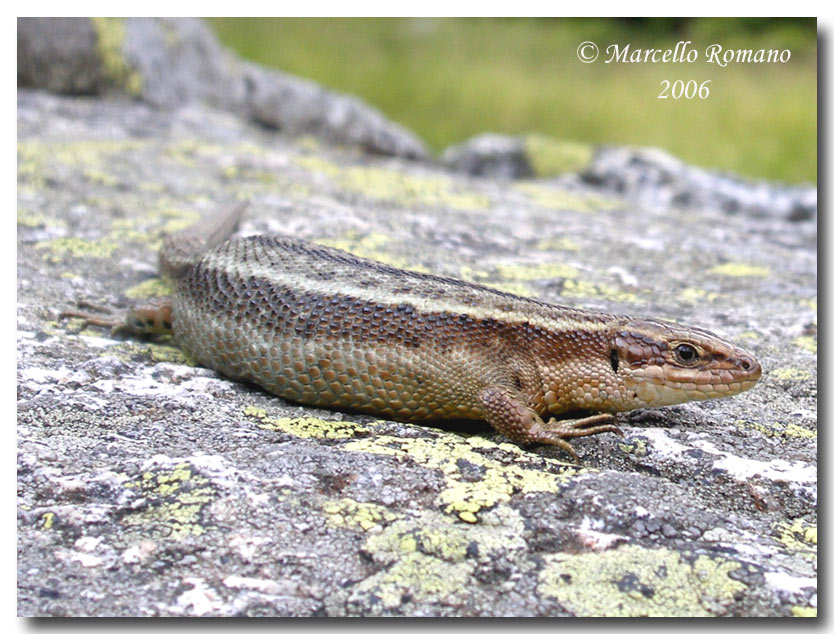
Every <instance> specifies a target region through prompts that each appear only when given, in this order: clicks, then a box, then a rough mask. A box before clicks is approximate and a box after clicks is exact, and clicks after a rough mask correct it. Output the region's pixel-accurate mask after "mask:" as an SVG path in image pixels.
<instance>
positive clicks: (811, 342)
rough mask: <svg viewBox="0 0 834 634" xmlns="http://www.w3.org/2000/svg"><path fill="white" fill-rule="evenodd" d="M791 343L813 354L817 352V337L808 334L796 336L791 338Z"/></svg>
mask: <svg viewBox="0 0 834 634" xmlns="http://www.w3.org/2000/svg"><path fill="white" fill-rule="evenodd" d="M793 345H795V346H797V347H799V348H802V349H803V350H807V351H808V352H811V353H813V354H816V353H817V338H816V337H812V336H810V335H802V336H801V337H796V338H795V339H794V340H793Z"/></svg>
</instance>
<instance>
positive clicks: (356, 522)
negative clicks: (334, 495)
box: [323, 498, 402, 532]
mask: <svg viewBox="0 0 834 634" xmlns="http://www.w3.org/2000/svg"><path fill="white" fill-rule="evenodd" d="M323 509H324V512H325V513H327V521H328V523H330V524H331V525H333V526H338V527H344V528H352V529H357V528H359V529H362V530H363V531H366V532H367V531H370V530H373V529H376V528H378V527H380V526H381V525H383V524H389V523H391V522H393V521H394V520H396V519H399V518H400V517H402V513H395V512H394V511H391V510H389V509H388V508H387V507H385V506H382V505H381V504H373V503H372V502H357V501H356V500H353V499H351V498H342V499H341V500H328V501H327V502H325V503H324V506H323Z"/></svg>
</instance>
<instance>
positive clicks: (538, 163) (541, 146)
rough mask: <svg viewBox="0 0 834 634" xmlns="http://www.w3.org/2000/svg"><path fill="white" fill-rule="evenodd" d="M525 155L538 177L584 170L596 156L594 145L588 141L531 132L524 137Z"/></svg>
mask: <svg viewBox="0 0 834 634" xmlns="http://www.w3.org/2000/svg"><path fill="white" fill-rule="evenodd" d="M524 155H525V157H526V158H527V162H528V164H529V165H530V168H531V169H532V170H533V174H534V175H535V176H536V177H538V178H550V177H553V176H559V175H561V174H565V173H568V172H582V171H584V170H585V169H586V168H587V167H588V166H589V165H590V163H591V160H592V159H593V157H594V147H593V146H592V145H590V144H588V143H578V142H576V141H566V140H564V139H554V138H552V137H548V136H544V135H541V134H531V135H529V136H527V137H526V138H525V139H524Z"/></svg>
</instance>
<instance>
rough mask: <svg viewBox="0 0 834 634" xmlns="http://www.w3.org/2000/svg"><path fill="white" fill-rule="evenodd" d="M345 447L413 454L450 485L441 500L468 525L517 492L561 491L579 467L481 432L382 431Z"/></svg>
mask: <svg viewBox="0 0 834 634" xmlns="http://www.w3.org/2000/svg"><path fill="white" fill-rule="evenodd" d="M344 449H345V450H346V451H363V452H368V453H377V454H385V455H391V456H397V457H402V458H411V459H412V460H414V461H415V462H417V463H418V464H421V465H424V466H426V467H427V468H429V469H437V470H438V471H440V472H441V473H442V474H443V477H444V479H445V484H446V486H445V488H444V489H443V490H442V491H441V492H440V494H439V496H438V503H439V504H440V505H441V506H442V508H443V510H444V511H445V512H447V513H453V514H455V515H457V516H458V518H459V519H461V520H463V521H465V522H469V523H472V522H473V521H475V520H476V519H477V514H478V512H479V511H481V510H483V509H488V508H491V507H493V506H495V505H496V504H498V503H499V502H507V501H509V500H510V498H511V497H512V496H513V495H514V494H516V493H532V492H542V491H550V492H553V491H558V490H559V489H560V488H561V487H562V486H563V485H564V484H565V483H566V482H568V481H569V480H570V479H571V478H572V477H573V476H574V475H575V474H576V472H577V469H578V467H573V466H572V465H568V464H566V463H563V462H559V461H557V460H553V459H549V458H544V457H540V456H536V455H534V454H530V453H528V452H524V451H523V450H522V449H521V448H520V447H518V446H516V445H512V444H509V443H501V444H496V443H494V442H492V441H489V440H486V439H484V438H481V437H479V436H471V437H469V438H463V437H461V436H455V435H438V436H434V437H432V438H398V437H396V436H386V435H381V436H375V437H373V438H363V439H359V440H354V441H351V442H349V443H347V444H345V446H344ZM493 450H494V451H497V452H498V453H499V455H498V456H496V457H488V456H487V455H486V452H487V451H493Z"/></svg>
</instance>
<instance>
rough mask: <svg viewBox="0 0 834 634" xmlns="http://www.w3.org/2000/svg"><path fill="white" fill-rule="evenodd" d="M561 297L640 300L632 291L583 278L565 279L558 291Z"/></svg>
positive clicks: (613, 300)
mask: <svg viewBox="0 0 834 634" xmlns="http://www.w3.org/2000/svg"><path fill="white" fill-rule="evenodd" d="M560 295H561V296H562V297H565V298H567V297H576V298H581V297H599V298H601V299H605V300H608V301H610V302H618V303H631V304H636V303H638V302H639V301H640V300H639V298H638V297H637V295H635V294H634V293H631V292H629V291H622V290H620V289H618V288H615V287H614V286H609V285H608V284H591V283H590V282H586V281H584V280H565V282H564V284H563V285H562V291H561V293H560Z"/></svg>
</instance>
